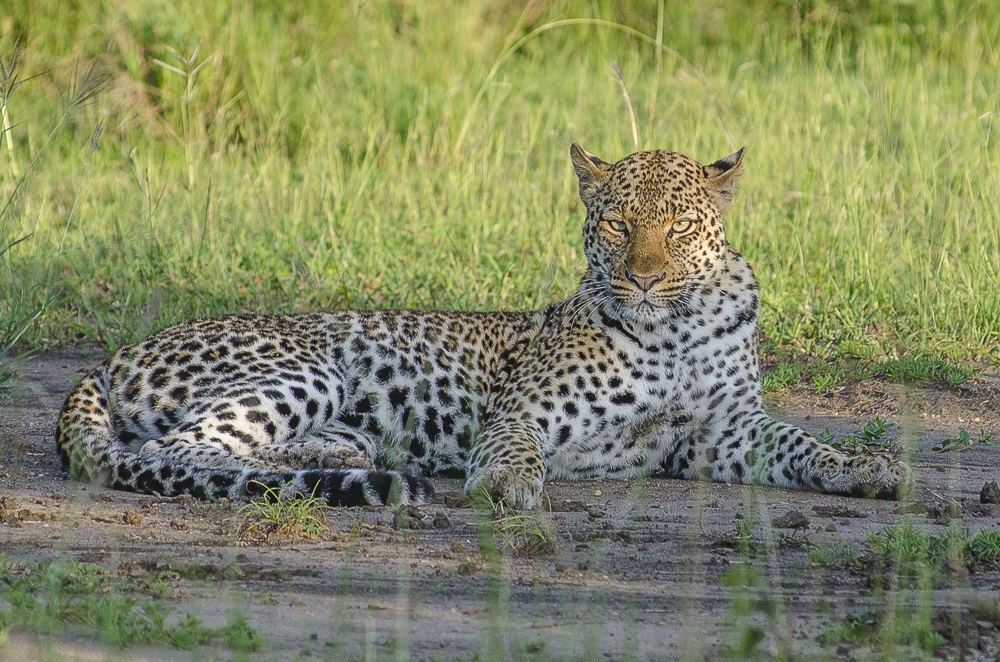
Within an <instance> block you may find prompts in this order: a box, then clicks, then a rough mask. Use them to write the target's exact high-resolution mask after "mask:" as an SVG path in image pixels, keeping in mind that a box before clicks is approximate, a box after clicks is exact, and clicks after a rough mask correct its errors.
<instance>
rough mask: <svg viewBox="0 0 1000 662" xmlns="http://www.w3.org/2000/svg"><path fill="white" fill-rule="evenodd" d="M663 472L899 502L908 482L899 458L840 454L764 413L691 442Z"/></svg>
mask: <svg viewBox="0 0 1000 662" xmlns="http://www.w3.org/2000/svg"><path fill="white" fill-rule="evenodd" d="M663 468H664V469H665V470H666V472H667V473H668V474H669V475H674V476H678V477H683V478H689V479H701V480H714V481H718V482H727V483H744V484H747V485H767V486H772V487H784V488H791V489H806V490H815V491H818V492H829V493H832V494H847V495H853V496H867V497H876V498H882V499H894V498H898V496H899V491H900V489H901V487H902V486H904V485H906V484H907V483H908V482H909V481H910V480H911V477H910V471H909V469H908V468H907V467H906V465H905V464H903V462H902V461H901V460H900V459H899V458H898V457H895V456H891V455H886V454H879V453H871V454H867V453H866V454H849V453H845V452H843V451H840V450H837V449H835V448H833V447H832V446H830V445H828V444H824V443H822V442H820V441H819V440H817V439H816V438H815V437H813V436H811V435H809V434H808V433H806V432H805V431H804V430H801V429H800V428H798V427H796V426H794V425H790V424H788V423H783V422H781V421H777V420H775V419H773V418H771V417H769V416H767V415H766V414H763V413H760V414H759V415H756V416H750V417H747V418H745V419H743V420H742V421H739V422H734V423H733V424H731V425H730V426H729V427H726V428H720V429H710V430H706V431H704V434H702V435H695V436H693V437H692V438H691V439H690V440H688V441H686V442H685V443H682V444H681V445H679V446H678V448H677V450H676V451H674V452H673V453H671V455H670V456H669V457H668V458H667V459H666V461H665V462H664V465H663Z"/></svg>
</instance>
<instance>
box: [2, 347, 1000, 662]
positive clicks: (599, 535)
mask: <svg viewBox="0 0 1000 662" xmlns="http://www.w3.org/2000/svg"><path fill="white" fill-rule="evenodd" d="M100 358H101V356H100V355H99V354H96V353H87V352H84V351H81V350H60V351H56V352H49V353H44V354H40V355H37V356H35V357H33V358H32V359H30V360H29V361H28V362H27V363H25V364H24V365H22V366H21V367H20V369H19V377H18V378H17V379H16V380H15V382H14V385H13V388H12V389H8V390H6V391H0V511H5V512H6V515H5V516H4V517H3V518H0V519H2V521H0V552H2V553H3V554H5V555H6V556H7V558H9V559H15V560H19V561H38V560H43V559H66V558H75V559H78V560H82V561H87V562H92V563H100V564H102V565H103V566H104V567H106V568H108V569H111V570H118V571H119V572H122V573H141V572H146V571H149V570H150V569H172V570H176V571H178V573H179V574H180V575H181V579H178V580H177V585H176V590H175V597H174V598H172V604H171V606H172V608H173V610H174V612H176V613H177V614H178V615H183V614H185V613H187V612H192V613H195V614H198V615H199V616H201V618H202V619H203V620H204V621H205V622H206V624H207V625H211V626H220V625H222V624H223V623H224V622H225V621H226V619H227V617H228V616H229V615H230V614H232V613H233V612H234V611H243V612H244V613H246V614H247V615H248V616H249V619H250V622H251V625H252V627H253V628H254V629H255V630H256V631H257V632H258V633H259V634H260V635H261V636H262V637H263V638H264V640H265V646H264V649H263V650H261V651H259V652H257V653H255V654H253V655H251V656H250V657H251V659H262V660H270V659H281V660H298V659H312V658H318V659H329V660H350V659H375V658H383V659H384V658H389V657H393V658H396V657H400V658H402V657H407V656H408V657H409V659H414V660H453V659H458V660H469V659H474V658H477V657H478V658H479V659H488V658H491V657H494V656H495V657H499V658H507V659H538V660H560V659H580V658H583V659H622V658H631V659H639V660H644V659H650V660H652V659H697V660H701V659H716V658H718V657H722V656H724V655H725V654H726V652H727V650H728V649H727V646H729V647H731V646H734V645H736V644H738V642H739V641H740V640H741V637H743V636H744V635H746V633H747V632H750V633H751V637H756V638H758V639H760V642H759V644H758V645H757V650H758V651H761V652H762V653H763V655H764V656H765V657H767V656H768V655H769V654H772V653H776V652H781V651H786V652H789V651H790V653H791V656H792V657H793V659H803V658H805V659H814V658H816V657H820V658H826V659H856V658H864V657H865V656H866V655H868V654H869V653H868V652H867V651H866V649H865V648H864V647H855V646H853V645H847V644H839V645H834V646H832V647H826V648H823V647H822V646H821V644H820V643H819V641H818V637H819V635H820V634H821V633H822V632H823V631H824V630H825V629H828V628H829V627H830V626H831V625H833V624H835V623H841V622H844V620H845V619H848V618H850V617H851V615H853V614H862V613H866V612H878V611H879V610H881V609H884V608H885V603H886V601H887V600H892V601H896V603H898V604H901V605H903V606H904V611H905V606H906V604H908V601H912V603H913V605H914V608H915V609H916V608H917V607H919V606H921V605H923V606H924V607H926V606H928V605H929V606H930V607H931V609H932V610H937V611H936V612H935V613H937V612H938V611H939V612H940V613H941V614H943V615H944V616H943V617H942V618H945V620H946V621H947V618H948V614H949V613H951V614H952V617H951V618H960V617H961V616H955V615H954V614H955V612H956V605H962V604H967V603H968V601H969V600H971V599H972V597H974V596H981V597H984V598H987V599H996V596H997V595H998V594H1000V572H997V571H988V572H973V573H967V572H962V571H964V568H958V569H957V570H956V573H955V574H956V576H955V577H953V578H952V581H950V582H949V583H948V585H947V586H945V587H942V588H939V589H935V590H933V591H931V592H930V593H929V594H928V593H923V594H920V595H917V594H910V593H908V592H907V591H902V590H901V591H889V592H887V591H885V590H879V589H876V588H873V587H872V585H871V580H870V576H866V575H865V574H864V573H858V572H856V571H851V570H849V569H830V568H818V567H814V566H813V565H811V564H810V561H809V556H808V550H809V548H810V547H811V546H820V547H823V546H829V545H830V544H832V543H834V542H837V541H844V540H849V541H853V542H854V543H855V544H856V545H857V546H859V547H863V546H864V542H865V538H866V536H867V535H868V534H869V533H873V532H876V531H879V530H881V529H884V528H885V527H888V526H891V525H896V524H899V523H903V522H912V523H914V524H916V525H918V526H920V527H921V528H923V529H925V530H927V531H928V532H930V533H932V534H935V535H939V534H941V533H942V532H944V531H945V530H946V529H947V527H948V526H949V525H952V526H954V525H958V526H960V527H962V528H967V529H969V530H970V531H972V532H973V533H975V532H977V531H979V530H982V529H990V530H1000V506H997V505H989V504H980V490H981V489H982V487H983V485H984V484H985V483H987V482H989V481H992V480H1000V448H998V447H986V446H982V447H973V448H970V449H968V450H965V451H963V452H960V453H947V454H942V453H936V452H932V451H931V450H930V449H931V447H932V446H933V445H934V444H935V443H938V442H940V441H941V440H943V439H945V438H947V437H955V436H956V435H957V433H958V431H959V430H960V429H963V428H964V429H967V430H968V431H969V432H970V433H972V436H973V437H974V438H975V437H977V436H978V433H979V431H980V430H985V431H987V432H990V433H992V435H993V438H994V439H995V440H1000V413H998V412H1000V375H998V374H996V373H987V374H985V375H984V376H982V377H979V378H976V379H975V380H973V381H972V382H970V383H968V384H966V385H964V386H963V387H962V388H960V389H950V390H946V389H938V388H931V387H924V386H907V385H896V384H887V383H882V382H863V383H860V384H855V385H851V386H849V387H845V388H842V389H839V390H837V391H836V392H834V393H832V394H828V395H822V396H821V395H816V394H813V393H810V392H808V391H807V390H804V389H803V390H796V391H792V392H789V393H785V394H782V395H780V396H777V397H771V398H769V399H768V407H769V409H770V410H771V412H772V413H774V414H775V415H778V416H780V417H782V418H784V419H786V420H789V421H791V422H794V423H797V424H799V425H801V426H802V427H804V428H806V429H808V430H810V431H813V432H820V431H822V430H823V429H824V428H829V429H830V430H831V431H832V432H833V433H834V434H836V435H843V434H847V433H848V432H851V431H853V430H856V429H857V428H858V427H859V426H861V425H863V424H864V423H865V421H867V420H868V419H870V418H872V417H874V416H881V417H882V418H885V419H887V420H889V421H891V422H892V423H894V424H895V425H896V427H895V428H894V430H893V436H895V438H897V439H900V440H909V441H915V442H917V443H919V447H920V449H921V450H920V451H919V452H918V453H915V454H914V457H913V463H914V465H915V468H916V471H917V473H918V481H919V482H918V489H917V494H916V497H915V503H916V504H917V505H916V506H914V505H913V504H911V505H910V506H909V507H906V508H901V507H900V504H899V503H896V502H887V501H872V500H862V499H850V498H841V497H835V496H826V495H820V494H813V493H807V492H792V491H785V490H768V489H751V488H746V487H740V486H730V485H716V484H704V483H693V482H686V481H677V480H659V479H651V480H644V481H634V482H620V481H601V482H584V483H553V484H550V485H548V487H547V494H548V497H549V500H550V502H551V514H548V515H545V520H546V521H548V522H550V523H551V525H552V527H553V528H554V530H555V532H556V548H555V549H549V550H543V551H542V552H541V553H540V554H538V555H536V556H533V557H530V556H529V557H521V556H515V557H511V556H510V555H508V554H501V555H500V556H497V555H496V554H491V553H489V552H488V551H485V552H484V548H483V547H482V546H481V538H480V536H479V534H478V533H477V532H478V531H480V530H481V529H482V527H481V524H479V523H480V522H481V520H482V515H481V514H478V513H477V512H476V511H475V510H473V509H469V508H464V507H461V506H462V505H463V504H462V503H461V500H459V499H456V498H455V497H457V496H458V492H459V491H460V490H461V487H462V485H461V482H460V481H458V480H445V479H440V480H435V487H436V488H437V490H438V492H439V497H438V502H436V503H434V504H432V505H428V506H421V507H420V508H419V509H415V510H413V509H411V511H410V512H409V513H408V516H407V517H406V518H403V519H405V520H407V521H408V522H409V525H410V528H409V529H406V528H400V527H399V526H398V525H399V524H400V520H399V518H397V516H396V515H395V513H394V512H393V511H392V510H388V509H374V508H371V509H345V510H341V511H338V512H334V513H332V514H331V515H330V517H329V520H330V524H331V531H330V532H329V533H328V534H326V535H324V536H323V537H322V538H321V539H319V540H315V541H308V540H293V541H286V542H283V543H280V544H273V545H266V546H241V545H239V544H237V542H236V540H235V537H234V535H233V529H234V524H235V521H236V517H237V511H238V506H237V505H235V504H210V503H202V502H195V501H192V500H190V499H162V498H157V497H151V496H142V495H136V494H130V493H125V492H116V491H110V490H103V489H97V488H93V487H88V486H82V485H79V484H71V483H69V482H68V481H67V479H66V477H65V475H64V474H63V472H62V470H61V468H60V466H59V460H58V458H57V456H56V453H55V445H54V441H53V429H54V427H55V422H56V415H57V413H58V411H59V407H60V405H61V404H62V401H63V398H64V397H65V396H66V394H67V393H68V391H69V389H70V388H71V387H72V385H73V383H74V382H75V381H76V380H77V379H79V377H80V376H81V374H82V373H83V372H84V371H86V370H87V369H89V368H91V367H92V366H94V365H96V364H97V363H98V361H99V360H100ZM956 504H957V506H956ZM959 511H960V512H959ZM740 518H743V519H744V520H745V521H746V520H748V521H750V522H752V523H753V527H752V529H753V531H754V546H755V548H760V549H765V550H766V552H764V553H760V554H751V555H747V554H745V553H741V552H739V551H738V550H737V549H736V544H735V542H736V532H737V528H736V527H737V522H738V521H739V520H740ZM741 568H745V569H747V570H749V571H752V572H753V573H756V575H753V576H757V577H759V578H760V580H759V581H757V582H756V583H754V582H753V581H750V582H749V583H750V587H749V588H746V587H741V586H740V585H739V584H740V582H736V581H734V580H733V579H732V578H733V577H734V576H738V575H737V574H736V573H733V571H734V570H738V569H741ZM195 576H198V577H200V578H197V579H196V578H193V577H195ZM765 603H766V605H767V606H766V607H761V606H760V605H762V604H765ZM748 605H749V606H748ZM957 611H961V609H960V608H959V609H958V610H957ZM998 628H1000V625H997V624H991V623H980V624H979V626H978V628H975V627H974V628H973V629H974V630H975V633H976V634H975V635H974V637H973V640H971V641H964V642H962V643H961V645H960V644H959V643H957V642H951V643H950V647H949V648H947V649H945V650H946V653H947V655H948V656H953V657H959V656H960V655H961V656H964V659H986V660H993V659H1000V658H998V657H997V656H998V655H1000V629H998ZM943 630H944V631H947V630H948V627H944V628H943ZM952 630H954V628H952ZM960 651H961V652H960ZM231 656H232V653H230V652H229V651H226V650H224V649H221V648H203V649H201V650H198V651H195V652H193V653H192V652H186V651H177V650H172V649H154V648H138V649H129V650H128V651H126V652H120V651H114V650H111V649H108V648H106V647H103V646H102V645H100V644H98V643H95V642H94V641H92V640H89V639H83V638H80V637H78V636H74V635H66V636H64V637H62V638H61V639H56V640H50V639H44V638H40V637H38V636H36V635H32V634H30V633H25V632H20V631H17V630H15V631H13V632H11V633H10V640H9V642H8V643H7V645H6V646H5V647H0V659H4V660H7V659H10V660H32V659H65V660H104V659H133V660H141V659H151V660H160V659H171V660H173V659H228V658H229V657H231Z"/></svg>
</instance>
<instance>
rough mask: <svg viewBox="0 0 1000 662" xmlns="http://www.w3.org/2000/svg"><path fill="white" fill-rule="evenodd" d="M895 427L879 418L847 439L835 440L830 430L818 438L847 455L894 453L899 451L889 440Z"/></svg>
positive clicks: (869, 422) (846, 437)
mask: <svg viewBox="0 0 1000 662" xmlns="http://www.w3.org/2000/svg"><path fill="white" fill-rule="evenodd" d="M894 427H895V425H893V424H892V423H889V422H887V421H884V420H882V419H881V418H879V417H877V416H876V417H875V418H874V419H872V420H870V421H868V422H867V423H865V426H864V427H863V428H861V429H860V430H858V431H857V432H851V433H850V434H848V435H847V436H845V437H842V438H840V439H839V440H835V439H834V438H833V433H831V432H830V430H829V428H827V429H825V430H823V431H822V432H821V433H820V434H819V435H817V438H818V439H819V440H820V441H822V442H823V443H826V444H830V445H831V446H833V447H834V448H836V449H837V450H841V451H844V452H847V453H871V452H892V453H895V452H897V451H898V448H897V446H896V444H895V443H894V442H892V441H891V440H890V439H889V438H888V434H889V431H890V430H892V428H894Z"/></svg>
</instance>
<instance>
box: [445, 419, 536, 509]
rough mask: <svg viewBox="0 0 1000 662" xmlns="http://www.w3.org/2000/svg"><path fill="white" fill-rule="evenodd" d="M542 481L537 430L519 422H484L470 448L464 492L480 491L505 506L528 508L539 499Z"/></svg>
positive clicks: (533, 505) (533, 506)
mask: <svg viewBox="0 0 1000 662" xmlns="http://www.w3.org/2000/svg"><path fill="white" fill-rule="evenodd" d="M544 480H545V466H544V464H543V462H542V451H541V445H540V438H539V434H538V431H537V430H535V429H534V428H533V427H532V426H531V425H529V424H523V423H520V422H515V421H493V422H489V421H488V422H487V424H486V425H485V427H484V428H483V431H482V435H481V436H480V439H479V440H478V442H477V443H476V445H475V446H474V447H473V449H472V457H471V458H470V460H469V468H468V479H467V480H466V482H465V493H466V494H470V495H471V494H473V493H475V492H477V491H481V490H483V491H486V492H487V493H489V494H490V495H491V496H492V497H494V498H498V499H501V500H502V501H504V502H505V503H506V504H507V505H508V506H511V507H513V508H518V509H526V510H530V509H533V508H535V507H537V506H538V505H539V503H540V501H541V497H542V484H543V483H544Z"/></svg>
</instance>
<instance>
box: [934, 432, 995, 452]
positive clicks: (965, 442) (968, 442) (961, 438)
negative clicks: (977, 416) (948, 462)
mask: <svg viewBox="0 0 1000 662" xmlns="http://www.w3.org/2000/svg"><path fill="white" fill-rule="evenodd" d="M992 439H993V435H991V434H990V433H989V432H986V431H985V430H983V431H980V433H979V437H978V438H977V439H976V440H975V441H973V440H972V435H970V434H969V432H968V431H967V430H964V429H963V430H959V431H958V437H956V438H954V439H945V440H943V441H941V442H940V443H937V444H934V445H933V446H931V450H932V451H934V452H935V453H954V452H959V451H964V450H966V449H968V448H971V447H972V446H974V445H985V446H996V445H997V444H996V443H995V442H993V441H991V440H992Z"/></svg>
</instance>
